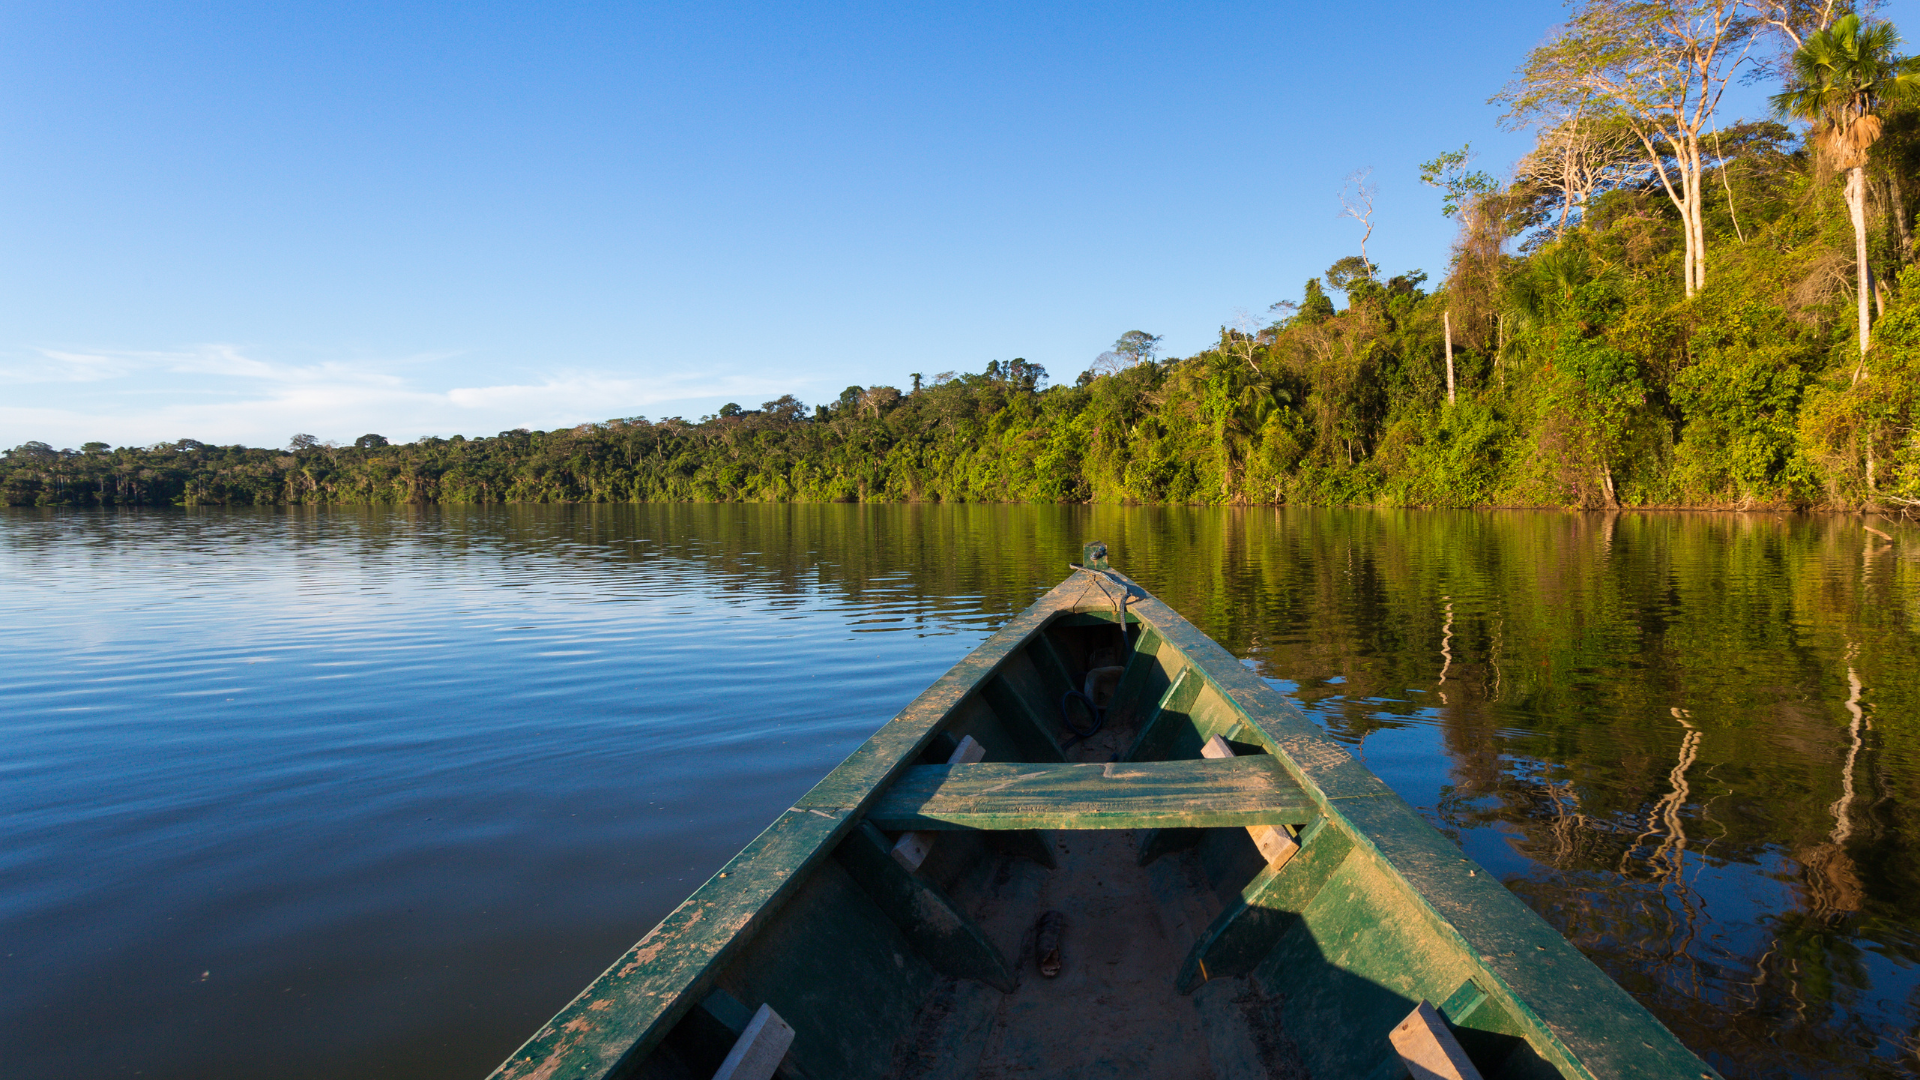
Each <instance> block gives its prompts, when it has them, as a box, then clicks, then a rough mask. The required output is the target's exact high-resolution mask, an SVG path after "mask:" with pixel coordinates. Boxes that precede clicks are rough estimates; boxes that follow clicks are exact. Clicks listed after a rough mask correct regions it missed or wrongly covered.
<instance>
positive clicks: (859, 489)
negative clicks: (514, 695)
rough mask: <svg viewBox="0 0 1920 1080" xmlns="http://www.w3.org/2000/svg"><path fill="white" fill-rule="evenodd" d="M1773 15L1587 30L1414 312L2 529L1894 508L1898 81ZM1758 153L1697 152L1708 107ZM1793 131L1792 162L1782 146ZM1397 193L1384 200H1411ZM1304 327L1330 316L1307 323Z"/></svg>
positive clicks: (1566, 47)
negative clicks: (415, 518) (743, 512)
mask: <svg viewBox="0 0 1920 1080" xmlns="http://www.w3.org/2000/svg"><path fill="white" fill-rule="evenodd" d="M1899 46H1900V42H1899V39H1898V37H1897V36H1896V35H1895V34H1894V31H1893V28H1892V26H1891V25H1890V24H1888V23H1885V22H1882V21H1876V20H1874V19H1873V18H1871V17H1870V12H1869V13H1867V15H1866V16H1865V17H1863V16H1862V15H1859V14H1853V13H1849V12H1848V11H1846V10H1845V9H1844V8H1839V7H1825V8H1823V7H1821V6H1819V5H1818V4H1813V5H1808V4H1806V3H1801V2H1781V3H1774V4H1747V3H1735V2H1731V0H1729V2H1724V3H1717V2H1712V0H1707V2H1696V3H1673V2H1662V3H1626V2H1620V0H1584V2H1582V3H1580V4H1578V5H1577V6H1576V7H1575V8H1574V9H1573V10H1572V12H1571V13H1570V16H1569V20H1568V22H1567V23H1566V24H1564V25H1563V26H1561V27H1559V28H1557V29H1556V30H1555V31H1554V33H1553V34H1552V35H1551V36H1550V37H1549V38H1548V39H1547V41H1546V42H1545V43H1544V44H1542V45H1541V46H1540V47H1539V48H1537V49H1535V50H1534V51H1533V52H1532V53H1531V54H1530V55H1529V56H1528V57H1527V58H1526V60H1525V62H1524V63H1523V65H1522V66H1521V68H1520V69H1519V71H1518V72H1517V73H1516V76H1515V78H1514V81H1513V82H1512V83H1511V84H1510V85H1509V86H1508V87H1506V88H1505V89H1504V90H1503V91H1502V92H1501V93H1500V94H1499V95H1498V96H1497V97H1496V98H1495V100H1496V101H1497V102H1499V103H1501V104H1502V105H1504V106H1505V107H1506V109H1507V113H1506V121H1507V123H1508V124H1509V125H1511V126H1512V127H1513V128H1515V129H1525V130H1528V131H1531V132H1532V133H1533V135H1534V137H1535V145H1534V149H1533V150H1532V152H1531V153H1529V154H1528V155H1527V156H1526V157H1525V158H1523V159H1522V160H1521V161H1520V162H1519V163H1518V165H1517V166H1516V167H1515V169H1514V171H1513V175H1512V176H1511V177H1508V178H1506V179H1504V180H1501V179H1496V178H1495V177H1493V176H1491V175H1489V174H1487V173H1485V172H1483V171H1477V170H1475V169H1473V168H1472V152H1471V149H1470V147H1462V148H1460V149H1459V150H1454V151H1449V152H1447V153H1442V154H1440V155H1438V156H1437V157H1435V158H1434V159H1433V160H1432V161H1429V162H1426V163H1425V164H1424V165H1423V166H1421V167H1420V169H1419V175H1420V177H1421V179H1423V180H1425V181H1426V182H1427V183H1429V184H1431V185H1432V186H1433V187H1434V188H1435V194H1436V200H1435V201H1436V204H1437V207H1438V210H1437V212H1441V213H1445V214H1447V215H1448V216H1450V217H1453V218H1455V219H1456V220H1457V221H1458V223H1459V234H1458V239H1457V241H1456V243H1455V246H1454V249H1453V252H1452V255H1451V258H1450V260H1449V264H1448V266H1447V267H1446V268H1445V272H1444V274H1443V275H1442V276H1441V277H1440V279H1439V280H1437V281H1430V280H1429V276H1428V275H1427V274H1426V273H1424V272H1422V271H1419V270H1404V271H1396V272H1392V273H1389V272H1388V271H1386V270H1383V269H1382V268H1381V267H1379V266H1377V265H1375V264H1374V263H1373V262H1371V261H1369V259H1368V257H1367V254H1366V247H1367V242H1368V240H1369V239H1370V238H1371V235H1372V230H1373V211H1372V190H1373V189H1372V187H1371V185H1370V183H1369V181H1368V178H1367V177H1366V176H1365V175H1364V174H1355V176H1353V177H1350V178H1349V182H1348V185H1347V186H1346V188H1344V189H1343V191H1342V193H1341V198H1342V204H1343V205H1344V206H1345V207H1346V208H1347V210H1348V212H1349V213H1350V215H1351V216H1352V217H1353V219H1354V224H1355V233H1356V236H1357V237H1358V238H1359V242H1358V244H1357V247H1358V249H1359V250H1358V253H1357V254H1349V255H1346V256H1344V257H1341V258H1339V259H1338V260H1337V261H1335V262H1334V263H1333V264H1332V265H1331V266H1330V267H1329V268H1328V270H1327V272H1326V273H1325V274H1324V275H1323V276H1321V277H1316V278H1314V279H1312V280H1309V281H1307V282H1306V283H1305V286H1304V288H1303V290H1302V293H1301V295H1300V297H1299V298H1298V299H1289V300H1286V301H1282V302H1281V303H1277V304H1275V305H1273V307H1272V308H1271V309H1270V310H1269V311H1268V312H1267V313H1266V314H1264V315H1262V316H1261V317H1259V318H1249V319H1246V320H1243V325H1239V326H1232V327H1222V328H1221V329H1220V331H1219V338H1218V341H1217V342H1216V343H1215V344H1214V345H1213V346H1212V347H1211V348H1208V349H1206V350H1204V351H1202V352H1199V353H1197V354H1195V355H1192V356H1187V357H1177V358H1173V357H1162V356H1160V355H1159V349H1158V344H1159V338H1157V337H1156V336H1154V335H1152V334H1149V333H1147V332H1144V331H1137V330H1136V331H1130V332H1128V333H1127V334H1125V335H1124V336H1122V337H1121V338H1120V340H1118V341H1117V342H1116V343H1115V346H1114V348H1113V350H1111V351H1109V352H1107V353H1105V354H1103V355H1102V356H1101V357H1099V358H1098V359H1097V360H1096V361H1095V362H1094V364H1093V366H1092V367H1091V368H1090V369H1089V370H1087V371H1086V372H1084V373H1081V374H1080V375H1079V376H1078V377H1077V378H1073V379H1062V380H1060V381H1057V382H1054V383H1052V384H1051V385H1049V382H1048V379H1047V373H1046V372H1045V371H1044V370H1043V369H1042V368H1041V367H1039V366H1038V365H1034V364H1029V363H1028V362H1026V361H1025V360H1023V359H1014V360H1012V361H1010V362H1008V363H1005V364H1002V363H1000V362H998V361H996V362H993V363H990V364H988V365H986V368H985V370H984V371H981V372H979V373H976V374H953V373H942V374H939V375H934V376H931V377H929V378H925V379H923V378H922V377H921V376H919V375H915V376H912V378H911V384H910V385H909V386H908V387H907V388H906V389H899V388H895V387H890V386H873V387H859V386H851V387H848V388H847V389H846V390H845V391H844V392H843V393H841V394H840V396H839V397H838V398H837V399H836V400H834V401H832V402H828V403H825V404H818V405H814V406H812V407H808V406H806V405H803V404H802V403H801V402H799V401H797V400H795V399H794V398H793V397H791V396H788V397H783V398H780V399H779V400H777V401H770V402H766V403H765V404H763V405H762V406H761V407H760V408H758V409H751V410H749V409H742V408H740V407H739V406H737V405H728V406H726V407H725V408H723V409H721V410H720V412H719V413H718V414H716V415H714V416H710V417H703V418H701V419H700V420H698V421H688V420H682V419H679V418H668V419H663V420H649V419H647V418H645V417H630V418H622V419H613V420H608V421H605V422H603V423H589V424H581V425H580V426H578V427H574V428H568V429H562V430H555V431H526V430H520V431H508V432H501V433H500V434H499V435H497V436H493V437H490V438H473V439H469V438H465V437H460V436H456V437H454V438H451V439H439V438H429V439H421V440H419V441H417V442H412V443H406V444H392V443H389V442H388V441H387V440H386V439H384V438H382V437H380V436H378V435H368V436H364V437H362V438H361V439H359V440H357V441H356V443H355V444H354V445H352V446H334V445H330V444H321V443H317V442H315V441H314V440H313V439H311V438H309V437H306V436H298V437H296V438H295V439H294V440H293V442H292V444H291V445H290V446H289V447H288V448H287V449H285V450H277V449H251V448H246V447H240V446H210V445H206V444H203V443H200V442H197V441H194V440H192V439H182V440H180V441H179V442H174V443H167V444H161V445H156V446H148V447H120V448H117V449H116V448H112V447H109V446H107V445H106V444H103V443H88V444H87V445H85V446H83V447H81V448H80V449H78V450H71V449H69V450H56V449H54V448H52V447H51V446H48V445H46V444H44V443H39V442H29V443H26V444H25V445H22V446H18V447H15V448H13V449H12V450H9V451H6V452H5V454H4V458H0V496H4V500H5V502H7V503H8V504H10V505H15V506H35V505H37V506H93V505H125V504H138V505H166V504H175V505H209V504H236V505H257V504H286V503H367V502H391V503H401V502H443V503H488V502H626V501H658V500H716V501H732V500H796V501H859V500H886V501H903V500H941V501H956V500H958V501H1048V502H1055V501H1104V502H1147V503H1256V504H1273V503H1290V504H1322V505H1325V504H1358V505H1378V506H1568V507H1616V506H1693V507H1792V508H1827V509H1880V510H1888V511H1898V512H1902V513H1904V512H1906V511H1908V510H1910V509H1911V508H1913V507H1915V506H1920V430H1916V428H1915V426H1914V419H1915V412H1916V399H1917V397H1920V264H1917V263H1916V259H1915V255H1916V252H1915V247H1914V232H1913V225H1912V221H1913V212H1914V209H1915V202H1914V199H1915V196H1908V195H1907V194H1906V190H1907V188H1909V187H1911V188H1914V189H1915V193H1916V196H1920V172H1917V171H1916V166H1920V64H1916V62H1915V61H1914V60H1912V59H1910V58H1907V57H1905V56H1904V55H1902V54H1901V53H1900V52H1899ZM1754 78H1758V79H1760V80H1762V81H1763V82H1766V83H1767V84H1768V85H1770V86H1771V87H1772V88H1774V89H1775V90H1777V93H1775V94H1774V96H1773V97H1772V99H1771V100H1772V105H1773V108H1774V110H1775V112H1774V115H1773V116H1771V117H1768V118H1763V119H1757V120H1734V119H1731V118H1725V117H1721V116H1719V115H1717V108H1716V107H1717V105H1718V103H1719V95H1720V93H1721V92H1722V91H1723V90H1724V89H1725V88H1726V86H1727V85H1728V83H1729V81H1730V80H1737V79H1754ZM1790 124H1791V125H1792V126H1789V125H1790ZM1409 171H1410V172H1411V171H1412V170H1409ZM1336 296H1338V297H1340V298H1341V299H1343V300H1344V304H1345V306H1344V307H1340V306H1339V305H1337V304H1336V302H1335V298H1336Z"/></svg>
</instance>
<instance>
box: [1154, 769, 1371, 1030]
mask: <svg viewBox="0 0 1920 1080" xmlns="http://www.w3.org/2000/svg"><path fill="white" fill-rule="evenodd" d="M1235 760H1237V761H1244V760H1246V759H1245V758H1237V759H1235ZM1222 764H1225V763H1224V762H1222ZM1300 847H1301V854H1300V856H1299V857H1298V858H1295V859H1292V860H1290V861H1289V862H1288V863H1287V864H1286V865H1285V866H1281V867H1273V866H1269V867H1267V868H1266V869H1265V870H1263V871H1261V872H1260V873H1259V874H1256V875H1255V876H1254V879H1253V880H1252V881H1250V882H1248V883H1247V887H1246V888H1245V889H1242V890H1241V891H1240V899H1239V901H1238V902H1237V903H1234V904H1230V905H1228V907H1227V909H1226V910H1224V911H1222V912H1221V913H1220V914H1219V915H1218V916H1217V917H1216V918H1215V919H1214V920H1213V924H1212V925H1211V926H1208V927H1207V930H1206V933H1204V934H1201V935H1200V940H1198V941H1196V942H1194V943H1193V949H1192V951H1190V952H1189V953H1188V954H1187V959H1186V962H1185V963H1184V964H1182V965H1181V966H1180V974H1179V976H1178V978H1177V979H1176V980H1175V981H1176V984H1177V985H1178V986H1179V989H1180V992H1181V993H1183V994H1190V993H1192V992H1193V989H1194V987H1196V986H1199V985H1200V984H1201V983H1202V982H1205V981H1206V980H1208V979H1211V978H1217V977H1219V976H1222V975H1245V974H1247V973H1248V972H1250V971H1252V970H1253V969H1254V968H1255V967H1258V966H1259V964H1260V961H1261V960H1262V959H1264V958H1265V957H1266V955H1267V954H1268V953H1269V952H1271V951H1272V950H1273V947H1274V945H1276V944H1277V943H1278V942H1279V941H1280V939H1281V937H1283V936H1284V935H1285V934H1286V933H1287V932H1288V931H1290V930H1292V929H1293V928H1294V927H1295V926H1296V925H1298V924H1299V922H1300V912H1301V911H1303V910H1305V909H1306V906H1307V905H1308V904H1310V903H1312V902H1313V898H1314V897H1315V896H1317V895H1319V892H1320V889H1321V887H1322V886H1324V885H1325V884H1326V883H1327V879H1328V878H1330V877H1332V876H1333V872H1334V871H1335V870H1337V869H1339V867H1340V864H1341V863H1343V862H1345V861H1346V860H1347V857H1348V856H1349V855H1351V854H1352V853H1353V841H1352V840H1351V839H1349V838H1348V836H1347V834H1346V831H1345V830H1343V829H1341V828H1339V827H1338V826H1336V825H1335V824H1334V823H1333V822H1332V821H1330V820H1328V819H1326V818H1322V819H1321V820H1319V821H1317V822H1315V823H1314V824H1313V825H1312V826H1311V827H1310V828H1308V829H1307V830H1306V831H1305V832H1303V833H1302V834H1301V839H1300Z"/></svg>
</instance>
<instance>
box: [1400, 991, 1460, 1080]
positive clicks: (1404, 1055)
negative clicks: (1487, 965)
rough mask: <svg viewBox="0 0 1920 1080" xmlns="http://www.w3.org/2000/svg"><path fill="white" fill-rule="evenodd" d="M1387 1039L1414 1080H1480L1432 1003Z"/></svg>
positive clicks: (1423, 1003) (1409, 1016)
mask: <svg viewBox="0 0 1920 1080" xmlns="http://www.w3.org/2000/svg"><path fill="white" fill-rule="evenodd" d="M1387 1039H1388V1041H1390V1042H1392V1043H1393V1052H1394V1053H1396V1054H1398V1055H1400V1060H1401V1061H1402V1062H1403V1063H1405V1065H1406V1066H1407V1073H1408V1074H1409V1075H1410V1076H1412V1078H1413V1080H1480V1070H1478V1069H1476V1068H1474V1067H1473V1062H1471V1061H1469V1060H1467V1052H1466V1051H1465V1050H1462V1049H1460V1042H1459V1040H1458V1039H1455V1038H1454V1037H1453V1032H1452V1031H1450V1030H1448V1028H1447V1022H1446V1021H1445V1020H1442V1019H1440V1011H1439V1010H1438V1009H1435V1008H1434V1007H1433V1002H1431V1001H1424V1000H1423V1001H1421V1002H1420V1004H1419V1005H1418V1006H1416V1007H1415V1008H1414V1010H1413V1011H1412V1012H1410V1013H1408V1014H1407V1018H1406V1019H1405V1020H1402V1021H1400V1023H1399V1025H1398V1026H1397V1027H1395V1028H1394V1029H1393V1031H1392V1033H1391V1034H1389V1035H1388V1036H1387Z"/></svg>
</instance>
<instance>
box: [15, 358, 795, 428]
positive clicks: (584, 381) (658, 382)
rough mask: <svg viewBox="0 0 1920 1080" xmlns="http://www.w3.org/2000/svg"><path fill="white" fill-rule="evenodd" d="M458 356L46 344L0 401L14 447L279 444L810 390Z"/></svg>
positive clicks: (575, 417)
mask: <svg viewBox="0 0 1920 1080" xmlns="http://www.w3.org/2000/svg"><path fill="white" fill-rule="evenodd" d="M458 359H459V358H458V357H457V355H456V354H440V355H432V356H414V357H405V358H401V359H398V360H394V359H385V360H326V361H319V362H314V363H306V364H297V363H286V362H283V361H277V360H272V359H263V358H261V357H260V356H258V355H256V354H255V353H254V352H252V351H250V350H247V349H245V348H242V347H239V346H234V345H225V344H212V345H203V346H198V347H195V348H191V349H183V350H179V351H167V352H157V351H150V352H131V351H106V350H85V351H82V350H55V349H43V350H38V351H37V352H35V353H33V354H30V355H28V356H25V357H16V358H13V359H12V360H11V361H7V362H0V381H4V382H6V383H8V384H10V386H11V389H10V390H9V391H8V392H7V393H6V394H5V395H4V397H0V445H7V446H11V445H14V444H15V443H18V442H21V441H24V440H27V439H41V440H44V441H47V442H50V443H53V444H54V445H56V446H62V445H66V446H77V445H79V444H80V443H82V442H86V441H89V440H93V439H99V440H102V441H106V442H111V443H114V444H116V445H143V444H148V443H153V442H161V441H171V440H174V439H180V438H195V439H200V440H202V441H205V442H211V443H236V442H238V443H246V444H248V445H258V446H278V445H282V444H284V443H285V442H286V441H287V439H288V438H289V437H290V436H291V435H292V434H293V433H294V432H296V431H301V432H311V433H313V434H315V435H318V436H320V437H321V438H336V439H341V440H348V439H352V438H354V437H356V436H358V435H361V434H365V433H367V432H380V433H382V434H384V435H386V436H388V437H389V438H392V439H395V440H409V439H414V438H418V437H420V436H422V435H426V434H446V435H451V434H454V433H466V434H479V435H486V434H491V433H493V432H494V431H501V430H507V429H510V428H516V427H533V428H554V427H562V426H572V425H574V424H579V423H582V422H586V421H593V420H604V419H608V418H610V417H615V416H632V415H636V414H640V413H646V412H649V411H652V410H655V409H657V408H658V407H659V406H661V405H666V404H672V403H700V402H703V401H712V400H716V399H726V398H737V399H739V400H742V401H749V400H751V401H758V400H760V399H761V398H762V397H765V398H771V397H774V396H776V395H778V394H781V393H785V392H788V391H791V390H794V389H796V388H795V387H792V386H790V385H778V386H777V385H776V382H777V381H778V382H784V381H785V377H781V376H771V375H766V374H759V373H756V374H752V375H742V374H728V373H723V372H679V373H675V374H673V375H667V376H659V377H634V376H632V375H630V374H625V373H616V372H607V371H599V370H592V369H572V370H560V371H555V372H552V373H543V374H542V375H541V376H540V377H538V378H535V379H530V380H529V379H514V380H511V381H501V382H499V383H491V384H489V383H479V384H470V385H451V386H449V385H446V384H448V383H453V382H456V381H463V377H464V378H470V377H471V375H472V372H471V371H470V370H465V369H461V368H459V367H457V366H456V364H455V363H453V361H457V360H458ZM401 371H404V372H406V374H405V375H403V374H400V373H399V372H401ZM435 376H439V379H436V378H435ZM436 381H438V382H440V385H438V386H436V385H433V384H434V383H435V382H436Z"/></svg>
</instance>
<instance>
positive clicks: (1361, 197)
mask: <svg viewBox="0 0 1920 1080" xmlns="http://www.w3.org/2000/svg"><path fill="white" fill-rule="evenodd" d="M1371 176H1373V170H1372V169H1371V168H1365V169H1355V170H1354V171H1353V172H1350V173H1348V174H1347V178H1346V180H1344V181H1342V182H1341V184H1340V216H1342V217H1350V218H1352V219H1353V220H1355V221H1357V222H1359V223H1360V230H1361V231H1360V258H1361V260H1362V261H1366V259H1367V241H1368V240H1370V239H1372V238H1373V197H1374V195H1375V194H1377V193H1378V192H1379V185H1377V184H1374V183H1371V182H1370V180H1369V178H1370V177H1371ZM1367 265H1369V266H1371V265H1373V264H1372V263H1371V262H1368V263H1367Z"/></svg>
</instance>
